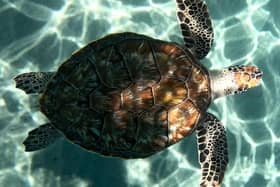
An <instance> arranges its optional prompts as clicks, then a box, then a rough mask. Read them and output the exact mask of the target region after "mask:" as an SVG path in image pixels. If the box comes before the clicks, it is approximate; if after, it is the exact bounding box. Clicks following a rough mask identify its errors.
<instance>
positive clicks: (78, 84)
mask: <svg viewBox="0 0 280 187" xmlns="http://www.w3.org/2000/svg"><path fill="white" fill-rule="evenodd" d="M40 103H41V110H42V112H43V113H45V114H46V116H47V117H48V118H49V119H50V121H51V122H52V123H53V124H54V126H55V127H56V128H57V129H59V130H60V131H61V132H62V133H64V135H65V136H66V137H67V138H68V139H69V140H70V141H72V142H73V143H75V144H78V145H80V146H82V147H83V148H85V149H87V150H90V151H93V152H97V153H100V154H102V155H110V156H117V157H123V158H140V157H146V156H149V155H151V154H154V153H156V152H158V151H160V150H163V149H164V148H166V147H168V146H170V145H172V144H174V143H176V142H178V141H179V140H181V139H182V138H183V137H185V136H187V135H189V134H190V133H191V132H192V131H193V130H194V129H195V127H196V125H197V123H198V122H199V120H200V119H201V115H203V114H204V113H205V111H206V109H207V107H208V105H209V103H210V89H209V79H208V72H207V71H206V69H205V68H204V67H203V66H202V65H200V64H199V63H197V62H196V60H195V58H194V57H193V56H192V54H191V53H190V52H189V51H187V50H183V49H182V48H181V47H180V46H179V45H177V44H175V43H169V42H164V41H160V40H155V39H153V38H150V37H147V36H144V35H138V34H134V33H121V34H113V35H109V36H106V37H104V38H102V39H100V40H97V41H94V42H92V43H90V44H88V45H87V46H86V47H84V48H82V49H81V50H79V51H78V52H76V53H75V54H73V55H72V56H71V57H70V58H69V59H68V60H67V61H66V62H64V63H63V64H62V65H61V66H60V67H59V69H58V71H57V73H56V75H55V76H54V77H53V79H52V81H50V83H49V84H48V86H47V89H46V91H45V93H44V94H43V96H42V97H41V100H40Z"/></svg>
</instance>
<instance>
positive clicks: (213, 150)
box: [196, 113, 228, 187]
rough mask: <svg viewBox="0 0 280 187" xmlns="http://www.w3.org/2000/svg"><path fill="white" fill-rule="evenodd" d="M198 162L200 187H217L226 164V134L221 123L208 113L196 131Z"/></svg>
mask: <svg viewBox="0 0 280 187" xmlns="http://www.w3.org/2000/svg"><path fill="white" fill-rule="evenodd" d="M196 132H197V144H198V151H199V162H200V165H201V169H202V179H201V183H200V186H201V187H208V186H213V187H219V186H220V184H221V182H222V180H223V177H224V173H225V170H226V166H227V163H228V151H227V140H226V132H225V129H224V127H223V125H222V123H221V122H220V121H219V120H218V119H217V118H216V117H215V116H214V115H213V114H210V113H207V117H206V119H205V121H204V123H202V124H200V125H199V126H198V128H197V130H196Z"/></svg>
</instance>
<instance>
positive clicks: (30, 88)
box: [14, 72, 54, 94]
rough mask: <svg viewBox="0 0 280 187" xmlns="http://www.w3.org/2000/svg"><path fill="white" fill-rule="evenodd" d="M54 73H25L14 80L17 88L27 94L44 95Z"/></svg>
mask: <svg viewBox="0 0 280 187" xmlns="http://www.w3.org/2000/svg"><path fill="white" fill-rule="evenodd" d="M53 74H54V73H53V72H30V73H23V74H20V75H18V76H16V77H15V78H14V80H15V81H16V88H20V89H22V90H23V91H25V93H27V94H31V93H42V92H43V90H44V88H45V86H46V84H47V82H48V81H49V80H50V78H51V77H52V75H53Z"/></svg>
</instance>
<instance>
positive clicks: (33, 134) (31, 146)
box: [23, 123, 62, 152]
mask: <svg viewBox="0 0 280 187" xmlns="http://www.w3.org/2000/svg"><path fill="white" fill-rule="evenodd" d="M60 137H62V135H61V134H60V133H59V132H58V131H57V130H56V129H55V128H54V127H53V126H52V125H51V124H50V123H47V124H44V125H41V126H40V127H38V128H36V129H33V130H32V131H30V132H29V133H28V137H27V138H26V139H25V140H24V141H23V144H24V146H25V151H26V152H31V151H37V150H39V149H43V148H45V147H47V146H49V145H51V144H53V143H54V142H55V141H56V140H58V139H59V138H60Z"/></svg>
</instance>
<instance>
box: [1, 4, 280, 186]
mask: <svg viewBox="0 0 280 187" xmlns="http://www.w3.org/2000/svg"><path fill="white" fill-rule="evenodd" d="M207 4H208V5H209V10H210V14H211V16H212V18H213V26H214V31H215V44H214V47H213V49H212V50H211V52H210V53H209V54H208V56H207V58H206V59H205V60H203V62H202V63H204V64H206V66H207V67H209V68H222V67H227V66H230V65H233V64H250V63H253V64H256V65H257V66H259V67H260V69H261V70H262V71H263V74H264V75H263V82H262V84H261V86H260V87H258V88H255V89H252V90H250V91H248V92H247V93H245V94H242V95H238V96H229V97H227V98H221V99H218V100H216V101H215V102H214V103H213V104H212V106H211V108H210V111H211V112H213V113H214V114H216V115H217V116H219V118H220V119H221V121H222V122H223V124H224V125H225V127H226V130H227V135H228V146H229V158H230V162H229V166H228V168H227V172H226V175H225V179H224V183H223V186H227V187H242V186H244V187H265V186H267V187H280V139H279V137H280V130H279V129H280V128H279V122H278V118H279V117H280V103H279V97H280V96H279V95H280V76H279V75H280V63H279V59H280V39H279V34H280V18H279V16H280V11H279V7H280V1H279V0H207ZM175 10H176V8H175V1H172V0H141V1H140V0H139V1H137V0H79V1H74V0H69V1H66V0H64V1H62V0H48V1H46V0H1V1H0V23H1V24H0V87H1V89H0V95H1V97H0V149H1V152H0V158H1V161H0V186H5V187H6V186H7V187H31V186H32V187H48V186H50V187H56V186H57V187H60V186H62V187H64V186H67V187H76V186H79V187H91V186H93V187H109V186H115V187H126V186H129V187H177V186H184V187H185V186H187V187H193V186H198V184H199V179H200V169H199V164H198V160H197V152H196V140H195V136H194V135H193V136H191V137H189V138H186V139H185V140H184V141H182V142H180V143H179V144H177V145H175V146H172V147H170V148H169V149H167V150H166V151H163V152H161V153H159V154H156V155H154V156H152V157H150V158H148V159H139V160H120V159H115V158H104V157H100V156H98V155H96V154H92V153H89V152H86V151H83V150H81V149H79V148H78V147H77V146H75V145H72V144H70V143H68V142H67V141H65V140H61V141H59V142H58V143H56V144H55V145H53V146H50V147H49V148H47V149H45V150H42V151H39V152H35V153H25V152H24V147H23V145H22V141H23V140H24V138H25V137H26V136H27V133H28V131H29V130H31V129H33V128H36V127H37V126H38V125H39V124H42V123H45V122H46V121H47V119H46V118H45V117H44V116H43V115H42V114H41V113H40V112H39V111H38V102H37V99H38V97H37V96H36V95H31V96H27V95H25V94H24V92H22V91H21V90H18V89H15V88H14V82H13V81H12V78H13V77H14V76H15V75H17V74H19V73H23V72H28V71H55V70H56V68H57V67H58V65H59V64H60V63H61V62H62V61H63V60H65V59H66V58H67V57H69V56H70V55H71V53H72V52H73V51H75V50H77V49H78V48H80V47H82V46H84V45H85V44H86V43H88V42H90V41H92V40H95V39H97V38H99V37H101V36H104V35H106V34H109V33H113V32H122V31H132V32H138V33H142V34H146V35H149V36H152V37H155V38H159V39H164V40H169V41H177V42H182V39H181V34H180V33H181V32H180V30H179V27H178V25H177V19H176V13H175Z"/></svg>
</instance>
